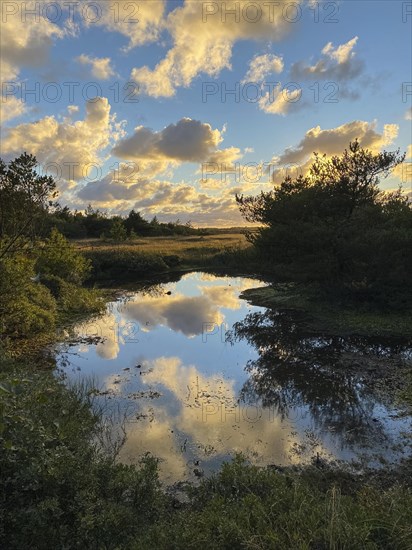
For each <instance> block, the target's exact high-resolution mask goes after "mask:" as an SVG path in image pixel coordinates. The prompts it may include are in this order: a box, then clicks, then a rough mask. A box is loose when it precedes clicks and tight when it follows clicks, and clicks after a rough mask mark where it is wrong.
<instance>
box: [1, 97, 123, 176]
mask: <svg viewBox="0 0 412 550" xmlns="http://www.w3.org/2000/svg"><path fill="white" fill-rule="evenodd" d="M118 135H121V128H120V126H119V125H118V124H117V123H115V120H114V117H113V116H111V115H110V104H109V102H108V100H107V98H105V97H102V98H97V100H96V101H95V100H92V101H88V102H87V103H86V116H85V118H84V120H79V121H76V122H73V121H72V120H71V118H70V117H67V118H65V119H64V120H63V121H62V122H59V121H58V120H57V119H56V118H55V117H54V116H46V117H44V118H41V119H39V120H37V121H35V122H28V123H23V124H18V125H17V126H15V127H14V128H9V129H6V132H5V136H4V139H3V141H2V154H6V155H7V154H18V153H20V152H21V151H22V150H25V151H28V152H30V153H31V154H33V155H35V156H36V157H37V160H38V161H39V163H40V164H42V165H43V166H47V165H49V166H52V164H54V165H57V166H58V168H59V170H60V171H61V177H62V178H63V179H64V180H66V181H71V180H72V181H73V180H74V181H79V180H81V179H82V178H84V177H85V176H87V175H88V168H90V166H92V165H94V166H100V165H101V153H102V151H103V150H104V149H105V148H106V147H107V146H108V145H109V144H110V143H112V140H113V139H116V137H117V136H118ZM57 170H58V169H57V168H56V171H57Z"/></svg>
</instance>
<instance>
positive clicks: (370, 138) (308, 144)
mask: <svg viewBox="0 0 412 550" xmlns="http://www.w3.org/2000/svg"><path fill="white" fill-rule="evenodd" d="M376 127H377V123H376V121H374V122H366V121H362V120H354V121H352V122H347V123H346V124H342V125H341V126H338V127H336V128H330V129H325V130H322V129H321V127H320V126H316V127H314V128H311V129H310V130H308V131H307V132H306V134H305V136H304V137H303V139H301V141H300V142H299V143H298V145H297V146H295V147H289V148H287V149H285V150H284V151H283V153H282V154H280V155H279V156H278V157H276V158H275V159H273V161H272V162H273V165H274V167H275V168H274V170H273V171H272V176H273V177H272V179H273V182H274V183H280V181H281V179H282V178H283V175H284V169H285V166H299V169H300V171H301V173H303V174H305V173H306V172H307V170H308V169H309V167H310V165H311V163H312V159H313V153H314V152H318V153H322V154H326V155H327V156H332V155H340V154H341V153H342V152H343V151H344V150H345V149H347V148H348V146H349V142H351V141H355V139H358V140H359V142H360V144H361V146H362V147H365V148H366V149H370V150H371V151H373V152H375V153H377V152H379V151H381V150H382V149H383V148H384V147H386V146H388V145H390V144H391V143H393V141H394V140H395V139H396V137H397V135H398V130H399V127H398V126H397V125H396V124H385V125H384V126H383V131H382V132H381V133H379V132H378V131H377V129H376ZM276 166H278V168H276Z"/></svg>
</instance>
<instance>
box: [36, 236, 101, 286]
mask: <svg viewBox="0 0 412 550" xmlns="http://www.w3.org/2000/svg"><path fill="white" fill-rule="evenodd" d="M36 269H37V270H38V271H39V272H40V274H41V276H46V277H47V276H50V275H51V276H56V277H60V278H61V279H64V280H65V281H68V282H70V283H74V284H81V283H82V282H83V281H84V280H85V279H86V278H87V276H88V275H89V273H90V270H91V265H90V262H89V261H88V260H87V259H86V258H85V257H84V256H83V255H82V254H81V253H80V252H78V251H77V250H75V249H74V248H73V247H72V246H71V244H70V243H69V242H68V241H67V239H66V238H65V237H63V235H62V234H61V233H59V232H58V231H57V229H53V230H52V232H51V234H50V237H49V238H48V239H47V240H46V242H45V245H44V247H43V248H42V249H41V250H40V252H39V254H38V259H37V265H36Z"/></svg>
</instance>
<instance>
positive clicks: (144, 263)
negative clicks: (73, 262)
mask: <svg viewBox="0 0 412 550" xmlns="http://www.w3.org/2000/svg"><path fill="white" fill-rule="evenodd" d="M85 255H86V256H87V258H88V259H90V260H91V263H92V266H93V278H94V279H105V280H107V279H116V280H117V279H122V280H125V279H126V280H127V279H133V278H139V277H142V276H145V275H148V274H156V273H164V272H165V271H168V269H169V266H168V264H167V263H166V262H165V261H164V259H163V258H162V256H161V255H158V254H149V253H147V252H140V251H136V250H121V249H116V248H111V249H103V250H99V249H97V250H93V251H88V252H86V253H85Z"/></svg>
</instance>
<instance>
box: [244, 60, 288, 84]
mask: <svg viewBox="0 0 412 550" xmlns="http://www.w3.org/2000/svg"><path fill="white" fill-rule="evenodd" d="M282 71H283V59H282V58H281V57H278V56H277V55H274V54H269V53H268V54H263V55H257V56H255V57H254V58H253V59H252V60H251V62H250V63H249V69H248V71H247V73H246V75H245V77H244V79H243V81H242V82H243V83H245V82H263V81H264V80H265V78H266V77H267V76H268V75H269V74H271V73H281V72H282Z"/></svg>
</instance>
